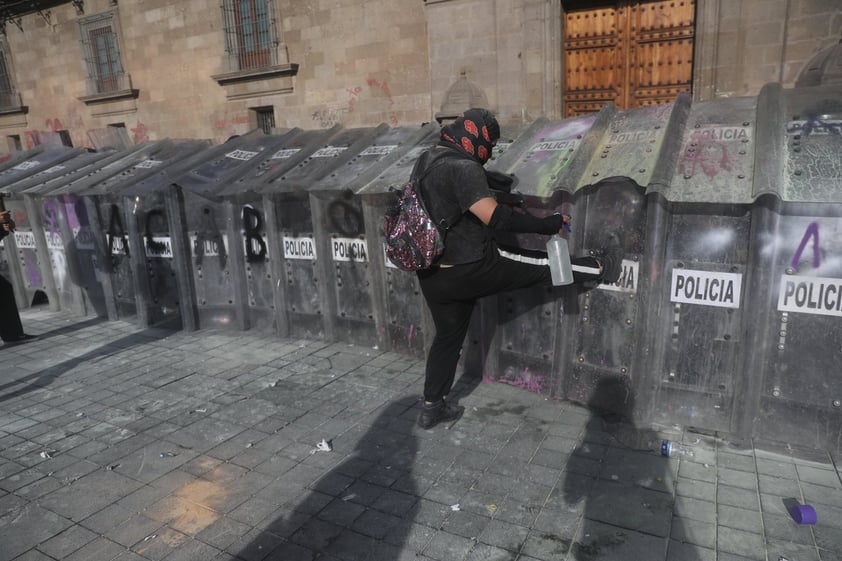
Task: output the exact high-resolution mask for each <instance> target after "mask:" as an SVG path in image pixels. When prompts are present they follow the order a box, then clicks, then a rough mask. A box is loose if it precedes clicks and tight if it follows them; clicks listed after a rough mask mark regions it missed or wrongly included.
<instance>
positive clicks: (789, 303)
mask: <svg viewBox="0 0 842 561" xmlns="http://www.w3.org/2000/svg"><path fill="white" fill-rule="evenodd" d="M778 310H780V311H782V312H802V313H807V314H817V315H827V316H842V279H837V278H827V277H793V276H784V277H782V278H781V291H780V294H779V296H778Z"/></svg>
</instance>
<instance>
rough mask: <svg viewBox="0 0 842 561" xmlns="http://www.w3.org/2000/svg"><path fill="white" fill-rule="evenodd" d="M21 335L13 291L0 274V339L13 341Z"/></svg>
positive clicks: (21, 328) (21, 330)
mask: <svg viewBox="0 0 842 561" xmlns="http://www.w3.org/2000/svg"><path fill="white" fill-rule="evenodd" d="M21 335H23V325H21V323H20V314H19V313H18V303H17V302H16V301H15V291H14V289H13V288H12V285H11V283H10V282H9V281H7V280H6V278H5V277H4V276H3V275H0V339H3V340H4V341H14V340H15V339H18V338H19V337H20V336H21Z"/></svg>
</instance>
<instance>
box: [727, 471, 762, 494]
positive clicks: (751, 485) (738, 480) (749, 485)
mask: <svg viewBox="0 0 842 561" xmlns="http://www.w3.org/2000/svg"><path fill="white" fill-rule="evenodd" d="M717 472H718V478H719V484H720V485H728V486H730V487H739V488H740V489H748V490H756V489H757V478H758V476H757V475H756V474H754V473H751V472H748V471H740V470H735V469H730V468H719V469H718V470H717Z"/></svg>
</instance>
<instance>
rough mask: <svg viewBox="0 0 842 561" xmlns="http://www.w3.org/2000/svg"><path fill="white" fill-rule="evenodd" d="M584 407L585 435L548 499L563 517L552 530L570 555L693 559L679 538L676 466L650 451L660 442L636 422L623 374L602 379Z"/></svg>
mask: <svg viewBox="0 0 842 561" xmlns="http://www.w3.org/2000/svg"><path fill="white" fill-rule="evenodd" d="M587 408H588V410H589V414H590V417H589V419H588V421H587V424H586V427H585V433H584V435H583V436H582V439H581V442H580V443H579V444H578V445H577V447H576V448H575V450H574V451H573V453H572V454H571V456H570V458H569V460H568V463H567V466H566V469H565V475H564V477H563V485H561V486H560V492H559V493H557V494H555V496H553V497H551V501H556V502H557V507H559V510H561V511H563V512H564V511H566V514H567V516H566V517H562V521H563V523H561V524H560V527H559V528H558V531H559V532H561V533H563V535H560V538H561V539H562V540H563V542H564V543H565V544H567V545H568V546H569V551H570V553H571V556H570V557H569V558H570V559H575V560H578V561H584V560H592V559H600V560H616V561H627V560H629V559H653V560H655V559H675V560H679V559H680V560H681V561H697V560H699V557H698V554H697V551H698V550H697V549H696V548H694V547H693V546H689V545H687V544H684V543H682V542H681V541H680V540H682V539H683V537H684V536H685V531H684V529H683V528H682V522H681V519H680V517H678V516H677V513H676V512H675V502H676V501H675V496H674V488H675V483H674V482H675V479H676V476H677V471H678V463H677V462H676V461H675V460H672V459H670V458H665V457H663V456H661V455H660V454H659V453H657V452H655V451H653V450H651V447H652V446H654V443H655V442H659V440H658V435H657V434H656V433H655V432H654V431H652V430H649V429H640V428H637V427H636V426H635V425H634V423H633V421H632V419H633V415H632V414H633V411H634V397H633V394H632V392H631V391H630V385H629V381H628V379H627V378H625V377H620V376H616V377H614V376H610V377H604V378H601V379H600V380H599V382H598V383H597V385H596V388H595V389H594V391H593V393H592V395H591V398H590V399H589V401H588V403H587ZM579 522H580V523H579ZM671 537H673V538H674V539H673V540H671V539H670V538H671ZM668 550H669V551H668ZM668 555H669V556H668Z"/></svg>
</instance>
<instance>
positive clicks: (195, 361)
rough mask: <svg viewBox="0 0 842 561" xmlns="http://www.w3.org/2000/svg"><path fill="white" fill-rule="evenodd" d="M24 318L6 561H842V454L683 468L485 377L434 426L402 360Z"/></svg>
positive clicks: (784, 449)
mask: <svg viewBox="0 0 842 561" xmlns="http://www.w3.org/2000/svg"><path fill="white" fill-rule="evenodd" d="M22 315H23V320H24V323H25V324H26V325H27V329H28V330H29V331H32V332H36V333H39V334H42V337H41V338H40V339H38V340H37V341H34V342H31V343H27V344H26V345H22V346H18V347H12V348H7V349H4V348H0V353H2V358H3V360H4V365H5V367H4V369H3V372H2V373H1V374H0V544H2V546H0V561H45V560H61V561H65V560H70V561H76V560H80V561H81V560H84V561H91V560H100V559H102V560H108V561H112V560H114V559H121V560H125V561H143V560H146V561H157V560H166V561H180V560H191V561H192V560H196V561H205V560H210V559H218V560H220V561H223V560H224V561H252V560H254V561H264V560H278V559H284V560H286V559H290V560H294V561H299V560H300V561H307V560H311V559H312V560H316V559H318V560H319V561H358V560H364V559H372V560H383V561H404V560H413V561H474V560H477V561H478V560H491V561H497V560H499V561H508V560H511V561H550V560H552V561H557V560H563V561H585V560H588V561H592V560H618V561H619V560H622V561H627V560H628V559H646V560H647V561H649V560H652V561H658V560H664V561H746V560H764V561H768V560H772V561H777V560H778V559H781V558H785V559H788V560H790V561H805V560H816V561H829V560H833V561H839V560H840V559H842V522H840V521H842V481H840V474H839V469H838V464H837V463H835V460H836V459H835V458H833V457H831V455H830V454H829V453H828V452H827V451H825V450H805V449H801V448H798V447H796V446H792V445H787V443H772V442H755V443H748V444H746V443H732V442H727V441H724V440H720V439H714V438H711V437H708V436H703V435H696V434H690V433H683V432H682V431H681V430H679V429H675V428H674V427H672V428H670V427H668V429H669V432H668V434H670V435H671V437H672V438H676V439H677V440H683V441H684V442H686V443H689V444H691V446H693V448H694V450H695V453H694V455H693V456H692V457H684V458H679V459H676V458H663V457H661V456H660V455H657V454H655V453H653V452H651V451H649V450H647V449H646V447H645V446H644V445H643V444H642V442H647V441H648V439H650V438H651V437H653V436H654V435H655V433H654V432H653V431H652V430H651V429H650V428H644V427H632V426H628V425H618V424H616V423H613V422H606V421H604V420H603V419H602V418H600V417H598V416H595V415H592V414H591V413H590V412H589V411H588V410H587V409H585V408H582V407H580V406H577V405H574V404H571V403H565V402H561V403H559V402H549V401H547V400H545V399H544V397H543V396H541V395H537V394H533V393H529V392H527V391H525V390H523V389H518V388H514V387H511V386H508V385H504V384H496V383H480V382H479V381H472V380H461V381H460V382H459V384H457V388H456V390H455V394H456V396H457V397H458V399H459V400H460V402H461V403H462V404H463V405H465V406H466V412H465V415H464V417H463V418H462V419H461V420H460V421H459V422H457V423H456V424H455V425H453V426H452V427H451V428H449V429H447V428H445V427H437V428H436V429H434V430H431V431H423V430H420V429H418V428H417V427H416V425H415V418H416V416H417V414H418V411H419V401H418V399H419V395H418V392H419V391H420V389H421V383H422V378H423V362H422V361H417V360H414V359H410V358H408V357H405V356H401V355H398V354H394V353H388V352H382V351H379V350H377V349H372V348H367V347H362V346H354V345H348V344H345V343H342V344H331V343H325V342H320V341H306V340H297V339H296V340H293V339H288V340H285V339H280V338H277V337H275V336H273V335H271V334H266V333H258V332H254V333H252V332H227V331H208V330H205V331H198V332H193V333H186V332H174V331H168V330H163V329H141V328H139V327H137V326H134V325H132V324H131V323H129V322H122V321H118V322H103V321H101V320H92V319H90V318H89V319H85V318H76V317H73V316H70V315H68V314H66V313H63V312H52V311H49V310H47V309H42V308H33V309H30V310H25V311H24V312H23V314H22ZM664 434H667V433H664ZM322 440H325V441H329V442H330V443H331V445H332V449H331V450H330V451H322V450H319V448H318V447H317V445H318V444H319V442H320V441H322ZM793 501H797V502H798V503H801V504H804V503H809V504H812V505H813V506H814V507H815V508H816V511H817V513H818V518H819V522H818V524H816V525H798V524H796V523H795V522H794V521H793V519H792V518H791V516H790V515H789V512H788V510H787V508H788V505H791V504H793Z"/></svg>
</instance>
